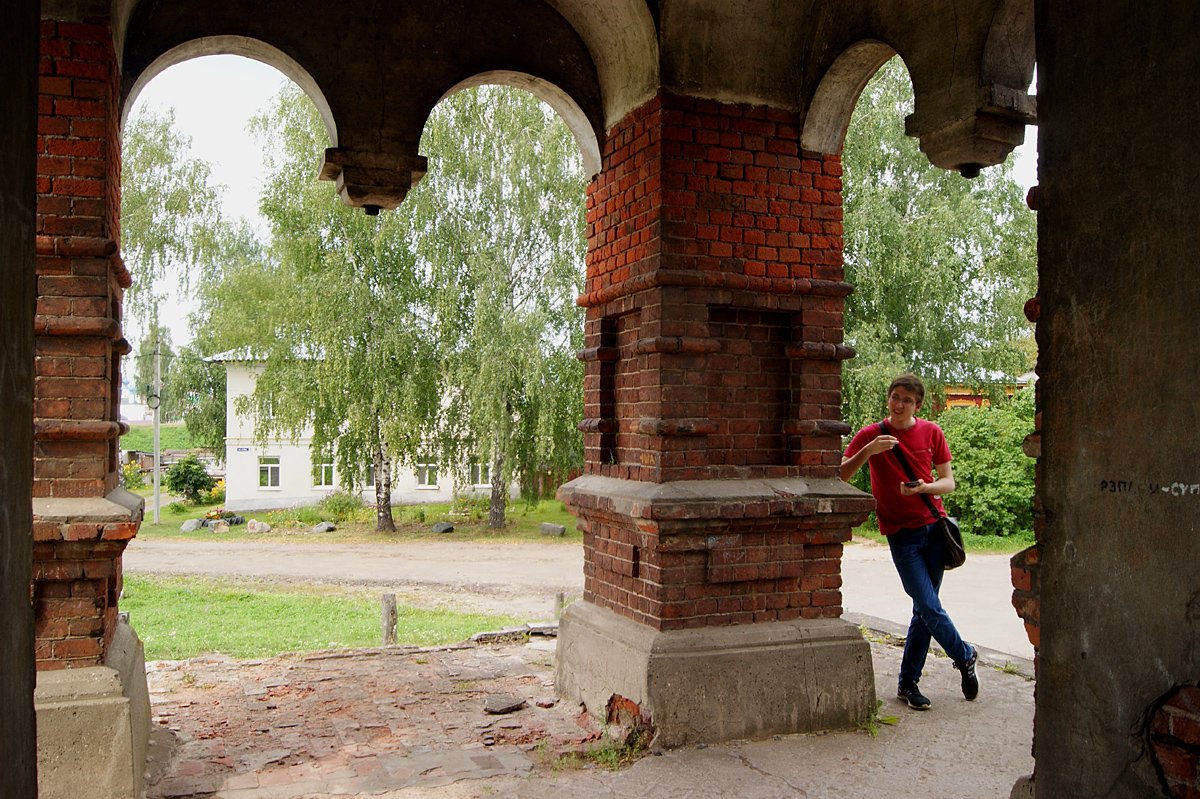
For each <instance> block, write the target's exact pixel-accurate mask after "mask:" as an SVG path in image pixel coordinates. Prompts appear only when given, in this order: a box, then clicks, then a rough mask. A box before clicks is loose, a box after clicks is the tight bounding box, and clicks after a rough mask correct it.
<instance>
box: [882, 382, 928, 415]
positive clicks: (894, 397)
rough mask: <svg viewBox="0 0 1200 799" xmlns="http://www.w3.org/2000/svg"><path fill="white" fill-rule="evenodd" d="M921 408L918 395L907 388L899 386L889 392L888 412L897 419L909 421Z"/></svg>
mask: <svg viewBox="0 0 1200 799" xmlns="http://www.w3.org/2000/svg"><path fill="white" fill-rule="evenodd" d="M920 409H921V403H920V402H919V401H918V400H917V395H916V394H914V393H913V392H912V391H909V390H908V389H907V388H902V387H900V386H897V387H896V388H893V389H892V393H891V394H888V413H890V414H891V416H892V418H893V419H896V420H897V421H908V420H909V419H911V418H912V417H913V416H915V415H916V413H917V411H919V410H920Z"/></svg>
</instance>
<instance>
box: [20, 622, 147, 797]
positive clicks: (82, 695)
mask: <svg viewBox="0 0 1200 799" xmlns="http://www.w3.org/2000/svg"><path fill="white" fill-rule="evenodd" d="M34 708H35V710H36V712H37V744H38V746H37V756H38V757H37V759H38V796H40V797H41V799H60V797H61V799H78V797H81V796H87V797H89V799H110V798H111V799H130V797H135V798H136V797H142V796H145V793H146V789H145V767H146V749H147V746H148V744H149V739H150V694H149V691H148V690H147V688H146V663H145V655H144V653H143V649H142V642H141V641H140V640H138V637H137V634H136V633H134V631H133V628H131V627H130V626H129V624H128V623H127V622H124V621H121V622H119V623H118V624H117V628H116V631H115V632H114V634H113V640H112V643H111V644H110V645H109V650H108V658H107V660H106V661H105V665H104V666H91V667H88V668H79V669H62V670H58V671H41V672H38V675H37V688H36V690H35V692H34Z"/></svg>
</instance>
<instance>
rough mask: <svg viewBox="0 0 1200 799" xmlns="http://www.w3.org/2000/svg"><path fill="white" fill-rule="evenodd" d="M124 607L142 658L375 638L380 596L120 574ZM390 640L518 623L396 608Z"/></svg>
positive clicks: (454, 637)
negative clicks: (143, 651)
mask: <svg viewBox="0 0 1200 799" xmlns="http://www.w3.org/2000/svg"><path fill="white" fill-rule="evenodd" d="M124 589H125V590H124V594H123V596H122V598H121V610H123V611H128V612H129V614H130V617H131V619H132V621H133V624H134V625H136V626H137V630H138V636H139V637H140V638H141V640H142V642H143V643H144V644H145V647H146V658H147V659H148V660H160V659H165V658H171V659H183V658H191V657H196V656H197V655H201V654H204V653H206V652H219V653H222V654H226V655H229V656H231V657H235V658H254V657H272V656H274V655H279V654H282V653H284V652H295V651H305V650H314V649H330V648H337V647H355V646H378V645H379V600H378V598H376V597H364V596H356V595H344V594H343V595H337V594H334V595H330V594H328V593H318V592H317V591H313V590H304V589H299V588H296V589H284V590H281V589H280V588H279V586H278V585H259V584H254V583H249V584H246V583H234V582H226V581H215V580H205V579H199V578H191V577H174V578H157V577H154V578H152V577H142V576H136V575H126V577H125V583H124ZM396 610H397V623H396V639H397V642H398V643H401V644H409V645H416V646H435V645H440V644H449V643H454V642H456V641H462V640H465V639H467V638H470V637H471V636H472V635H474V634H475V633H477V632H482V631H484V630H495V629H502V628H504V627H510V626H512V625H514V624H516V623H519V622H518V620H517V619H514V618H511V617H507V616H485V615H482V614H473V613H458V612H454V611H448V610H423V609H420V608H414V607H410V606H399V607H397V609H396Z"/></svg>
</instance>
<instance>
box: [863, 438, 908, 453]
mask: <svg viewBox="0 0 1200 799" xmlns="http://www.w3.org/2000/svg"><path fill="white" fill-rule="evenodd" d="M898 443H900V441H899V439H897V438H896V437H895V436H889V435H882V436H877V437H876V438H875V440H874V441H872V442H871V443H870V444H867V445H866V446H865V447H863V450H864V451H865V452H867V453H868V455H867V457H868V458H869V457H871V456H872V455H878V454H879V453H881V452H887V451H888V450H889V449H891V448H892V447H894V446H896V445H897V444H898Z"/></svg>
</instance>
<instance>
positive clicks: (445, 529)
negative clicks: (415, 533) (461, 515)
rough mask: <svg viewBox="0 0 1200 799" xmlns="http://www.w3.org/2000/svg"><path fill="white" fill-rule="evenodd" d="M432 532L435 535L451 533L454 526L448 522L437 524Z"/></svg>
mask: <svg viewBox="0 0 1200 799" xmlns="http://www.w3.org/2000/svg"><path fill="white" fill-rule="evenodd" d="M433 531H434V532H435V533H453V532H454V525H453V524H451V523H450V522H438V523H437V524H435V525H433Z"/></svg>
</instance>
